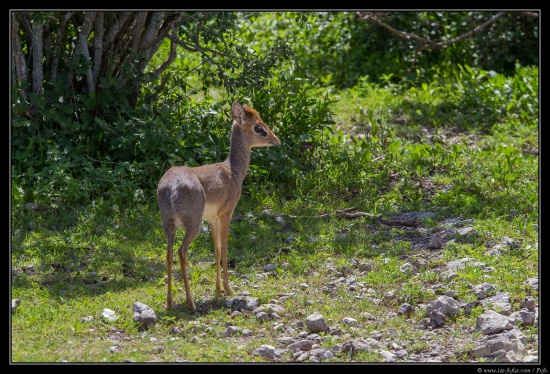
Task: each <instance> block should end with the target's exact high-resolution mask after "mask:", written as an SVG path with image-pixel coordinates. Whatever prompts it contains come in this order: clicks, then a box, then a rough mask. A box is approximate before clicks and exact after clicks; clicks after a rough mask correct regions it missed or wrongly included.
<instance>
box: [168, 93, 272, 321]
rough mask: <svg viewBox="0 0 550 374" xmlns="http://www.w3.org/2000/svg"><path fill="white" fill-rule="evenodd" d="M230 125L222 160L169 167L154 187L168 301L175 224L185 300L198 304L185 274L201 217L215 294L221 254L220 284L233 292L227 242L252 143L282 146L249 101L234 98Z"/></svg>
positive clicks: (190, 303) (218, 279) (217, 289)
mask: <svg viewBox="0 0 550 374" xmlns="http://www.w3.org/2000/svg"><path fill="white" fill-rule="evenodd" d="M231 114H232V116H233V126H232V129H231V145H230V148H229V156H228V157H227V160H225V161H224V162H219V163H216V164H207V165H202V166H196V167H188V166H173V167H171V168H170V169H168V171H167V172H166V173H165V174H164V175H163V176H162V178H161V179H160V182H159V185H158V188H157V198H158V203H159V208H160V215H161V218H162V228H163V229H164V234H165V235H166V242H167V245H166V247H167V251H166V265H167V267H168V269H167V276H168V277H167V278H168V280H167V287H168V294H167V297H166V304H167V307H168V308H171V307H172V262H173V256H174V253H173V245H174V239H175V237H176V231H177V229H178V227H183V228H184V230H185V236H184V238H183V242H182V244H181V246H180V247H179V249H178V256H179V262H180V266H181V273H182V276H183V283H184V285H185V296H186V298H187V305H188V306H189V308H190V309H191V310H192V311H196V310H197V308H196V306H195V303H194V302H193V298H192V296H191V290H190V287H189V280H188V278H187V258H186V257H187V250H188V249H189V244H191V242H192V241H193V239H194V238H195V237H196V236H197V234H198V232H199V228H200V224H201V220H205V221H208V222H209V223H210V227H211V230H212V238H213V239H214V247H215V250H216V294H217V295H218V296H219V295H221V293H222V288H221V284H220V259H221V261H222V265H223V288H224V290H225V293H226V294H227V295H230V294H231V293H232V290H231V287H230V286H229V275H228V272H227V241H228V234H229V222H230V221H231V216H232V215H233V210H234V209H235V206H236V205H237V202H238V201H239V198H240V196H241V187H242V184H243V180H244V177H245V176H246V171H247V169H248V165H249V164H250V152H251V148H252V147H271V146H274V145H280V144H281V142H280V141H279V138H277V136H276V135H275V134H273V132H272V131H271V130H270V129H269V127H268V126H267V125H266V124H265V123H264V122H263V121H262V119H261V118H260V115H259V114H258V112H256V111H255V110H254V109H252V108H251V107H249V106H248V105H242V106H241V105H240V104H238V103H236V102H234V103H233V105H232V107H231Z"/></svg>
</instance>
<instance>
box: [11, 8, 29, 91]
mask: <svg viewBox="0 0 550 374" xmlns="http://www.w3.org/2000/svg"><path fill="white" fill-rule="evenodd" d="M11 20H12V23H11V40H12V45H13V49H12V54H13V58H14V65H15V78H16V82H17V83H19V84H21V83H23V82H26V81H27V64H26V62H25V55H24V54H23V48H22V47H21V38H20V37H19V21H18V20H17V17H16V15H15V13H12V15H11ZM21 95H22V96H23V97H26V96H27V94H26V92H25V90H23V89H22V90H21Z"/></svg>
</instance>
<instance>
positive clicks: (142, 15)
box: [131, 12, 149, 52]
mask: <svg viewBox="0 0 550 374" xmlns="http://www.w3.org/2000/svg"><path fill="white" fill-rule="evenodd" d="M147 14H149V12H138V14H137V19H136V23H135V25H134V30H133V35H132V46H131V48H132V49H133V50H134V51H136V52H137V50H138V46H139V40H140V38H141V33H142V32H143V28H144V27H145V20H146V19H147Z"/></svg>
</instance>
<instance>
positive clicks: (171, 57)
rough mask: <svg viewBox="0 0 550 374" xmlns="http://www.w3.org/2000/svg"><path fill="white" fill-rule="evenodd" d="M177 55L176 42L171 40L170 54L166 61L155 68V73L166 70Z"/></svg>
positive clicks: (159, 73)
mask: <svg viewBox="0 0 550 374" xmlns="http://www.w3.org/2000/svg"><path fill="white" fill-rule="evenodd" d="M176 56H177V54H176V44H175V43H174V42H173V41H170V54H169V55H168V58H167V59H166V61H164V63H163V64H162V65H161V66H160V67H158V68H157V69H156V70H155V74H158V75H161V74H162V72H163V71H164V70H166V69H167V68H168V67H169V66H170V65H171V64H172V62H174V60H175V59H176Z"/></svg>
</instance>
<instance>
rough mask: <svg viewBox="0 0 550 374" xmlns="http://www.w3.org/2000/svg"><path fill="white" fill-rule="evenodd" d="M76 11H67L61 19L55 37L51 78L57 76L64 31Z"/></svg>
mask: <svg viewBox="0 0 550 374" xmlns="http://www.w3.org/2000/svg"><path fill="white" fill-rule="evenodd" d="M73 14H74V12H67V13H66V14H65V16H64V17H63V19H62V20H61V25H60V26H59V28H58V29H57V34H56V37H55V46H54V49H53V59H52V67H51V70H50V79H55V77H56V76H57V66H58V65H59V53H60V52H59V51H60V49H61V41H62V40H63V33H64V32H65V28H66V27H67V23H68V22H69V20H70V19H71V17H72V16H73Z"/></svg>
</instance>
